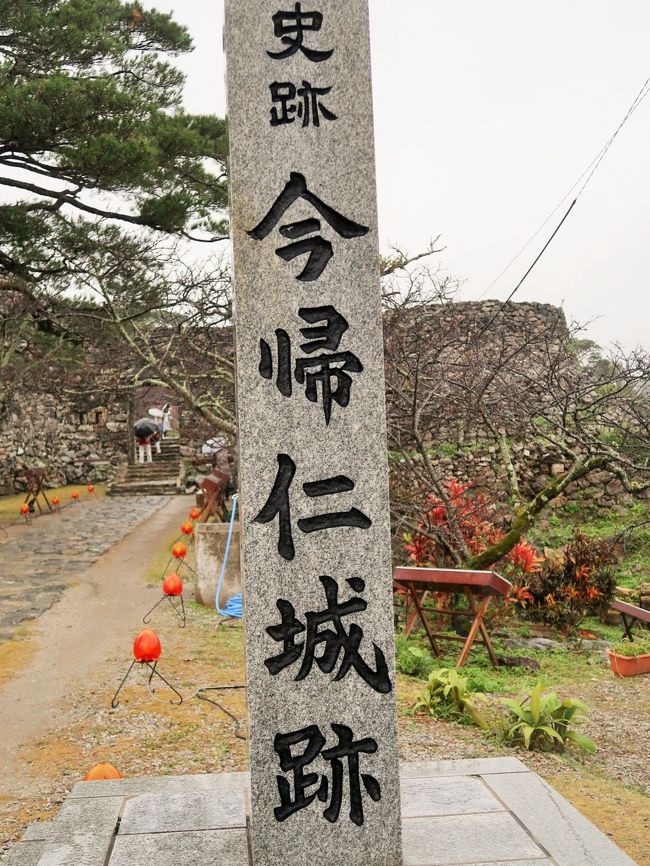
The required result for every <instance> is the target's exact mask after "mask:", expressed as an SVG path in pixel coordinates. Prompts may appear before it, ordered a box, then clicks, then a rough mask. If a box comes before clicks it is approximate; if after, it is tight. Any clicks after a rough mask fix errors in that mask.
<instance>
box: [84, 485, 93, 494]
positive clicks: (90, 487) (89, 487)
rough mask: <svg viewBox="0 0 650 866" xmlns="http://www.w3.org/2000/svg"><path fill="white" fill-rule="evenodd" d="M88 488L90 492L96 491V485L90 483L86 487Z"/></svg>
mask: <svg viewBox="0 0 650 866" xmlns="http://www.w3.org/2000/svg"><path fill="white" fill-rule="evenodd" d="M86 490H87V491H88V493H94V492H95V485H94V484H89V485H88V487H86Z"/></svg>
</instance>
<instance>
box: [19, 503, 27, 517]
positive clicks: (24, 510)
mask: <svg viewBox="0 0 650 866" xmlns="http://www.w3.org/2000/svg"><path fill="white" fill-rule="evenodd" d="M20 513H21V514H24V515H25V516H27V515H28V514H29V505H27V503H25V504H24V505H21V506H20Z"/></svg>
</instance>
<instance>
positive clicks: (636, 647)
mask: <svg viewBox="0 0 650 866" xmlns="http://www.w3.org/2000/svg"><path fill="white" fill-rule="evenodd" d="M611 649H612V652H615V653H617V655H619V656H628V657H630V658H634V657H635V656H643V655H648V654H650V637H635V638H634V640H633V641H631V640H622V641H619V642H618V643H616V644H614V645H613V646H612V648H611Z"/></svg>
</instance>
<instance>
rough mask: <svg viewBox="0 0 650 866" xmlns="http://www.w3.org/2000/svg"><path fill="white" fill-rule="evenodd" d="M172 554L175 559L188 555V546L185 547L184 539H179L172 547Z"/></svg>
mask: <svg viewBox="0 0 650 866" xmlns="http://www.w3.org/2000/svg"><path fill="white" fill-rule="evenodd" d="M172 556H173V557H174V559H185V557H186V556H187V547H185V545H184V544H183V542H182V541H177V542H176V544H175V545H174V546H173V547H172Z"/></svg>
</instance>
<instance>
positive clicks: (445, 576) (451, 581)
mask: <svg viewBox="0 0 650 866" xmlns="http://www.w3.org/2000/svg"><path fill="white" fill-rule="evenodd" d="M393 584H394V586H395V587H396V588H397V589H402V590H405V591H406V592H407V594H408V596H409V597H410V599H411V601H412V602H413V606H414V608H415V610H414V613H413V614H412V615H411V616H410V617H409V618H408V620H407V624H406V634H407V636H408V634H409V633H410V631H411V630H412V628H413V625H414V624H415V620H416V619H417V618H418V617H419V619H420V622H421V623H422V626H423V627H424V630H425V632H426V634H427V637H428V638H429V643H430V644H431V649H432V650H433V652H434V653H435V654H436V656H438V658H440V657H441V655H442V654H441V652H440V647H439V646H438V642H437V640H436V638H437V639H438V640H461V641H464V646H463V649H462V650H461V653H460V656H459V657H458V661H457V663H456V666H457V667H459V668H460V667H462V666H463V665H464V664H465V662H466V661H467V656H468V655H469V653H470V650H471V649H472V646H473V644H474V641H475V640H476V639H477V637H478V638H479V640H480V641H481V642H482V643H483V644H484V645H485V648H486V650H487V651H488V655H489V656H490V659H491V661H492V664H493V665H494V667H495V668H496V667H498V666H499V661H498V659H497V656H496V653H495V651H494V647H493V646H492V641H491V640H490V635H489V634H488V630H487V626H486V624H485V614H486V611H487V609H488V607H489V604H490V602H491V600H492V599H493V598H494V597H495V596H500V597H501V598H506V597H507V596H508V594H509V593H510V590H511V588H512V584H511V583H510V582H509V581H507V580H506V579H505V578H503V577H501V576H500V575H499V574H496V573H495V572H493V571H466V570H461V569H445V568H396V569H395V572H394V574H393ZM430 592H442V593H447V594H450V595H458V594H462V595H465V596H466V598H467V602H468V605H469V610H468V611H467V613H468V614H470V615H471V616H472V617H473V618H472V624H471V626H470V629H469V632H468V634H467V637H464V636H462V635H457V634H448V633H441V632H433V631H432V630H431V625H430V623H429V621H428V620H427V617H426V613H425V611H424V608H423V607H422V602H423V601H424V597H425V595H426V594H427V593H430ZM477 599H479V602H478V604H477ZM433 613H434V614H435V615H436V616H438V615H442V616H462V615H463V613H464V611H462V610H450V609H449V608H436V610H435V611H433Z"/></svg>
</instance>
